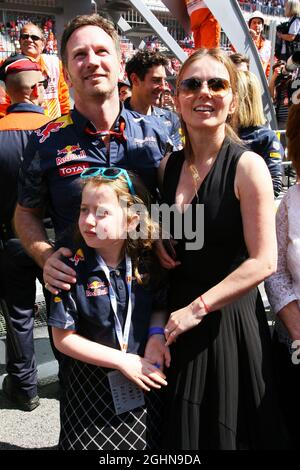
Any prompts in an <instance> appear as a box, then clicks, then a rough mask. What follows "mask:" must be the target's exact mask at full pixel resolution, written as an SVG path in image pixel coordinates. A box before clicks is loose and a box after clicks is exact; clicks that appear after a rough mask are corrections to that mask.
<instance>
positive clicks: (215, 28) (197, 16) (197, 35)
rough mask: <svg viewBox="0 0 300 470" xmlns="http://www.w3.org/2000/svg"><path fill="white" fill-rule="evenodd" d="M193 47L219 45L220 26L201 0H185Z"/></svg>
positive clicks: (210, 47)
mask: <svg viewBox="0 0 300 470" xmlns="http://www.w3.org/2000/svg"><path fill="white" fill-rule="evenodd" d="M185 3H186V8H187V12H188V14H189V17H190V21H191V29H192V32H193V36H194V43H195V49H199V48H201V47H203V48H207V49H212V48H214V47H220V36H221V26H220V24H219V23H218V22H217V20H216V19H215V17H214V16H213V15H212V14H211V12H210V10H209V8H207V5H206V3H205V2H204V1H203V0H185Z"/></svg>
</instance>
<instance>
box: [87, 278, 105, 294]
mask: <svg viewBox="0 0 300 470" xmlns="http://www.w3.org/2000/svg"><path fill="white" fill-rule="evenodd" d="M86 287H87V289H86V291H85V295H86V296H87V297H98V296H100V295H106V294H108V287H107V284H105V282H103V281H92V282H90V283H89V284H88V285H87V286H86Z"/></svg>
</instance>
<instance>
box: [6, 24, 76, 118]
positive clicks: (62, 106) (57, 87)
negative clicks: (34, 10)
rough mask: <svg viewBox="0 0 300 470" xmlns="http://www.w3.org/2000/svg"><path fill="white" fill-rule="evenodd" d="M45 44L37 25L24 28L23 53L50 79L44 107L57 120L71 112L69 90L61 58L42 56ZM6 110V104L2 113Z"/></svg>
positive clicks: (21, 38) (21, 41) (21, 37)
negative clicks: (36, 63)
mask: <svg viewBox="0 0 300 470" xmlns="http://www.w3.org/2000/svg"><path fill="white" fill-rule="evenodd" d="M45 44H46V41H45V37H44V33H43V31H42V30H41V29H40V28H39V27H38V26H37V25H35V24H33V23H26V24H25V25H24V26H23V28H22V29H21V32H20V47H21V52H22V54H24V55H26V56H28V57H30V58H32V59H33V60H35V61H36V62H38V63H39V64H40V66H41V69H42V71H43V74H44V75H45V76H47V77H48V78H49V83H48V87H47V90H45V96H44V105H43V106H44V107H45V110H46V114H47V115H48V116H49V117H50V118H51V119H55V118H57V117H59V116H61V115H62V114H67V113H68V112H69V110H70V102H69V98H70V97H69V89H68V86H67V84H66V82H65V80H64V76H63V72H62V64H61V61H60V60H59V58H58V57H57V56H56V55H53V54H42V52H43V50H44V48H45ZM5 110H6V108H5V103H4V104H3V105H2V106H0V113H2V114H3V113H5Z"/></svg>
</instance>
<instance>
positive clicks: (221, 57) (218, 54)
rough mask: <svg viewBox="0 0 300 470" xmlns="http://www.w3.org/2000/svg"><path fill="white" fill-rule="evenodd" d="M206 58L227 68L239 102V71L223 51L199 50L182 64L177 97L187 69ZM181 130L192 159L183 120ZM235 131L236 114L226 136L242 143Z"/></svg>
mask: <svg viewBox="0 0 300 470" xmlns="http://www.w3.org/2000/svg"><path fill="white" fill-rule="evenodd" d="M205 56H209V57H212V58H213V59H216V60H217V61H218V62H221V63H222V64H223V65H224V66H225V67H226V69H227V71H228V73H229V79H230V85H231V89H232V95H233V97H234V98H235V99H236V100H237V97H238V94H237V70H236V67H235V65H234V64H233V62H232V61H231V60H230V59H229V57H228V55H227V54H226V53H225V52H223V51H222V50H221V49H198V50H197V51H196V52H194V53H193V54H192V55H190V56H189V57H188V59H187V60H186V61H185V62H184V63H183V64H182V67H181V69H180V72H179V74H178V77H177V81H176V95H177V96H178V95H179V85H180V82H181V81H182V77H183V75H184V73H185V71H186V69H187V68H188V67H189V65H190V64H192V63H193V62H196V61H197V60H200V59H202V58H203V57H205ZM181 128H182V132H183V135H184V140H185V149H186V155H187V158H191V157H190V156H191V155H192V147H191V142H190V139H189V135H188V131H187V127H186V124H185V122H184V121H183V119H182V118H181ZM234 129H236V116H235V113H234V114H233V115H231V116H230V124H229V123H228V122H227V123H226V127H225V133H226V136H227V137H229V138H230V139H231V140H232V141H234V142H236V143H241V141H240V139H239V137H238V136H237V134H236V133H235V131H234Z"/></svg>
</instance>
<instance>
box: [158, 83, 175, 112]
mask: <svg viewBox="0 0 300 470" xmlns="http://www.w3.org/2000/svg"><path fill="white" fill-rule="evenodd" d="M159 104H160V107H161V108H164V109H168V110H169V111H175V100H174V93H173V92H172V90H171V89H170V88H169V87H165V88H164V89H163V91H162V92H161V95H160V102H159Z"/></svg>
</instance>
